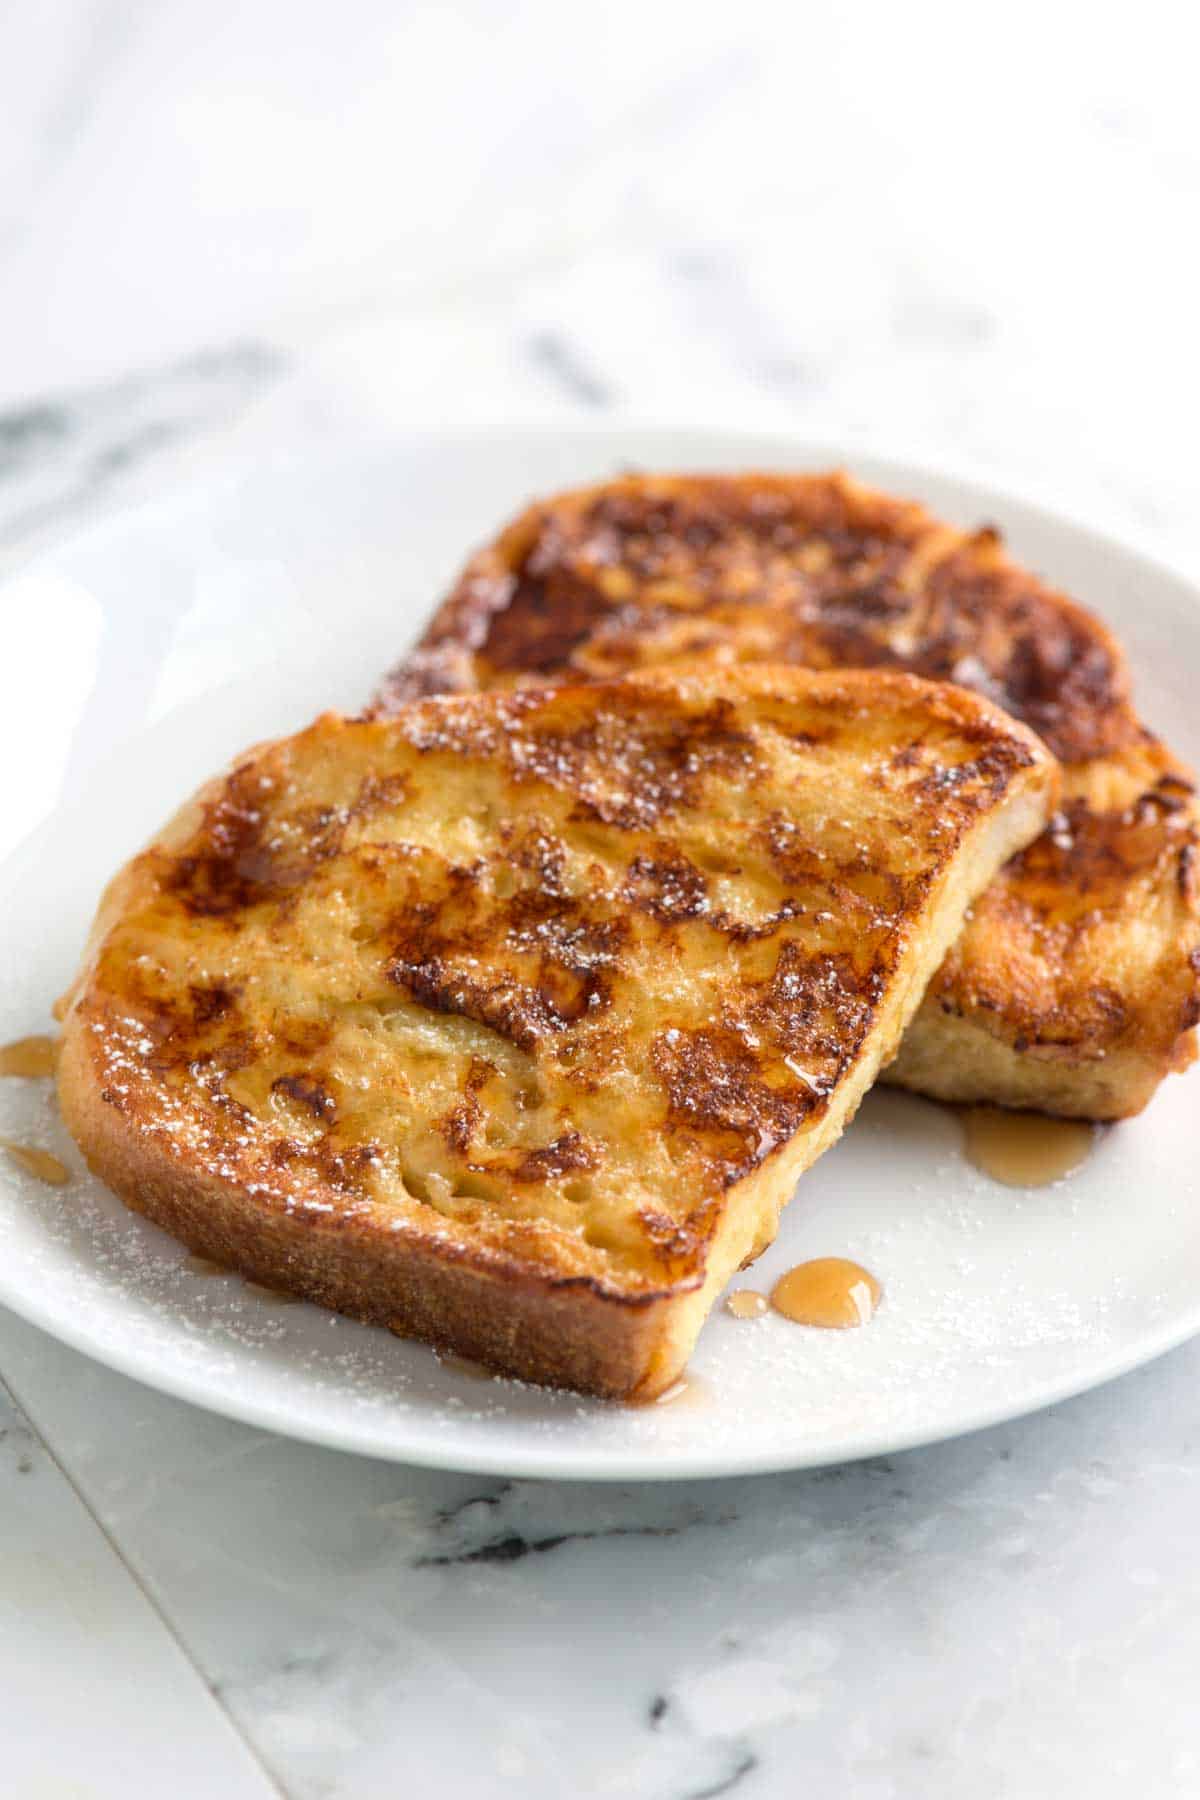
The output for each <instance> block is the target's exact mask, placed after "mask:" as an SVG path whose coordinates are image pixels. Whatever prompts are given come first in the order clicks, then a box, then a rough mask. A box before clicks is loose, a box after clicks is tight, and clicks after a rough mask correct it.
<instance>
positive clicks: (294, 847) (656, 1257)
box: [59, 668, 1058, 1397]
mask: <svg viewBox="0 0 1200 1800" xmlns="http://www.w3.org/2000/svg"><path fill="white" fill-rule="evenodd" d="M1057 781H1058V775H1057V769H1056V767H1055V765H1054V763H1053V760H1052V759H1051V758H1050V756H1049V755H1048V754H1047V752H1046V750H1045V749H1044V747H1043V746H1042V745H1041V743H1040V742H1039V741H1038V740H1037V738H1036V737H1034V735H1033V734H1032V733H1031V732H1029V731H1027V730H1026V729H1025V728H1024V727H1023V726H1021V725H1018V724H1014V723H1013V722H1012V721H1011V720H1010V719H1008V718H1007V717H1006V716H1005V715H1004V714H1003V713H1002V712H1001V711H1000V710H999V708H997V707H994V706H992V705H991V704H990V703H989V702H986V701H982V700H980V699H978V698H976V697H975V696H973V695H970V694H968V693H966V692H965V691H963V690H961V689H957V688H951V687H944V686H935V685H931V684H929V683H926V682H922V681H918V680H916V679H914V678H912V677H910V676H905V675H895V674H873V673H852V674H813V673H810V672H807V671H803V670H797V669H772V668H747V669H744V670H737V671H733V672H724V673H722V674H720V675H719V676H718V677H717V678H714V677H713V675H712V674H711V672H707V671H701V672H699V673H688V672H686V671H676V672H672V671H664V672H660V673H651V674H648V675H645V676H638V677H635V678H633V679H630V680H628V681H618V682H601V683H595V684H592V685H582V686H578V687H560V688H556V689H542V690H533V691H530V692H528V693H519V694H484V695H471V696H466V697H462V698H447V699H434V700H427V701H423V702H419V703H416V704H414V705H412V706H409V707H407V708H404V709H402V710H401V711H399V712H398V713H396V714H395V715H394V716H393V717H390V718H388V719H384V720H365V719H359V720H347V719H343V718H340V717H336V716H333V715H329V716H326V717H324V718H321V719H319V720H318V721H317V722H316V724H314V725H313V726H312V727H311V728H310V729H308V730H307V731H303V732H301V733H300V734H299V735H298V736H296V737H292V738H288V739H284V740H282V741H280V742H277V743H272V744H268V745H266V746H264V747H262V748H260V749H258V750H255V751H253V752H251V753H250V754H248V755H247V756H246V757H245V758H243V760H242V761H241V762H239V763H238V764H237V765H236V766H235V767H234V769H233V770H232V772H231V773H229V774H228V775H226V776H225V777H223V778H221V779H218V780H217V781H215V782H213V783H212V784H211V785H210V786H209V787H208V788H206V789H205V790H203V791H202V792H201V794H200V795H199V796H198V797H197V799H196V801H195V802H194V803H192V804H191V805H190V806H189V807H188V808H187V809H186V810H185V812H184V813H183V814H182V815H180V817H179V818H177V819H176V820H175V821H174V822H173V823H172V824H171V825H170V826H169V827H168V829H167V830H166V831H165V832H164V834H163V835H162V836H161V837H160V838H159V839H158V840H157V841H156V842H155V843H154V844H152V845H151V846H150V848H149V849H147V850H146V851H145V852H144V853H143V854H142V855H140V856H139V857H137V858H136V859H135V860H134V862H132V863H131V864H130V865H129V866H128V867H127V868H126V869H125V870H124V871H123V872H122V873H121V874H120V875H119V876H118V877H117V879H116V880H115V882H114V883H113V884H112V886H111V888H110V890H109V892H108V893H107V895H106V896H105V898H104V900H103V902H102V905H101V909H100V912H99V915H98V918H97V921H96V925H95V928H94V931H93V935H92V938H91V941H90V943H89V947H88V949H87V952H86V955H85V960H84V963H83V967H82V969H81V972H80V974H79V977H78V979H77V981H76V983H75V986H74V988H73V989H72V992H71V994H70V995H69V996H68V999H67V1001H66V1002H65V1023H64V1039H63V1046H62V1055H61V1059H60V1065H59V1067H60V1074H59V1089H60V1095H61V1101H62V1108H63V1113H64V1116H65V1118H66V1120H67V1123H68V1125H69V1127H70V1129H71V1131H72V1132H73V1133H74V1135H75V1137H76V1138H77V1140H78V1142H79V1144H80V1145H81V1147H82V1149H83V1150H84V1153H85V1155H86V1156H87V1158H88V1161H89V1163H90V1164H91V1166H92V1168H93V1169H94V1170H95V1171H96V1172H97V1173H98V1174H99V1175H100V1176H101V1177H102V1178H103V1179H104V1180H105V1181H107V1182H108V1183H109V1184H110V1185H111V1186H112V1187H113V1188H115V1189H116V1191H117V1192H118V1193H119V1194H121V1195H122V1196H123V1198H124V1199H125V1200H126V1201H128V1203H129V1204H130V1205H131V1206H132V1207H134V1208H136V1209H137V1210H138V1211H140V1212H142V1213H145V1214H147V1215H148V1216H149V1217H150V1218H152V1219H154V1220H156V1221H157V1222H158V1223H159V1224H160V1225H163V1226H165V1227H166V1228H167V1230H169V1231H171V1232H174V1233H175V1235H176V1236H178V1237H180V1238H182V1239H183V1240H184V1241H185V1242H186V1243H187V1244H189V1245H190V1246H191V1247H192V1249H193V1250H196V1251H199V1252H201V1253H203V1254H204V1255H205V1256H208V1257H212V1258H214V1259H216V1260H218V1261H220V1262H222V1263H226V1264H229V1265H231V1266H233V1267H235V1268H238V1269H240V1270H242V1271H243V1272H244V1273H245V1274H247V1275H250V1276H252V1277H254V1278H255V1279H256V1280H258V1281H260V1282H263V1283H266V1284H268V1285H273V1286H276V1287H280V1288H284V1289H288V1290H291V1291H293V1292H295V1293H298V1294H302V1295H305V1296H306V1297H308V1298H310V1299H313V1300H316V1301H320V1302H321V1303H323V1304H325V1305H327V1306H331V1307H336V1308H339V1309H340V1310H342V1311H344V1312H347V1313H351V1314H353V1315H355V1316H357V1317H359V1318H363V1319H369V1320H374V1321H377V1322H379V1323H382V1324H386V1325H389V1326H391V1327H392V1328H393V1329H394V1330H396V1331H398V1332H401V1333H404V1334H407V1335H411V1336H415V1337H419V1338H422V1339H425V1340H427V1341H428V1342H430V1343H433V1344H435V1345H438V1346H440V1347H442V1348H445V1349H452V1350H455V1351H458V1352H461V1353H463V1354H465V1355H467V1356H471V1357H474V1358H477V1359H479V1360H481V1361H483V1362H485V1363H487V1364H488V1365H489V1366H491V1367H493V1368H495V1369H498V1370H501V1371H504V1372H506V1373H508V1374H512V1375H518V1376H523V1377H527V1378H529V1379H532V1380H535V1381H540V1382H550V1383H556V1384H562V1385H566V1386H570V1387H574V1388H578V1389H582V1390H584V1391H586V1392H589V1393H595V1394H606V1395H633V1396H639V1397H648V1396H652V1395H654V1394H655V1393H657V1392H659V1391H661V1390H662V1388H663V1387H664V1386H666V1385H667V1384H668V1383H669V1382H670V1381H671V1380H673V1379H674V1377H675V1375H676V1374H677V1372H678V1370H679V1369H680V1367H681V1366H682V1364H683V1362H684V1361H685V1359H686V1357H687V1355H688V1352H689V1350H690V1348H691V1345H692V1343H693V1341H694V1339H695V1336H696V1333H697V1332H698V1330H699V1328H700V1325H701V1323H702V1322H703V1319H704V1317H705V1315H706V1313H707V1311H708V1309H709V1307H710V1306H711V1304H712V1302H713V1299H714V1297H715V1296H716V1294H717V1293H718V1292H719V1290H720V1288H721V1287H722V1285H723V1284H724V1283H725V1281H726V1280H727V1279H728V1277H729V1276H730V1274H731V1273H732V1272H733V1270H734V1269H735V1268H737V1266H738V1265H739V1264H740V1263H742V1262H743V1261H745V1260H746V1259H747V1258H749V1257H752V1256H754V1255H756V1254H757V1253H758V1252H759V1251H760V1250H761V1249H762V1248H763V1247H764V1246H765V1245H766V1244H767V1243H769V1242H770V1240H771V1238H772V1237H773V1235H774V1233H775V1230H776V1227H777V1223H778V1218H779V1213H780V1209H781V1208H782V1206H783V1204H784V1202H785V1201H786V1200H787V1199H788V1197H789V1196H790V1194H791V1191H792V1187H793V1185H794V1183H795V1180H796V1178H797V1176H798V1175H799V1174H800V1173H801V1171H802V1170H803V1169H805V1168H806V1167H807V1166H808V1165H809V1164H810V1163H811V1162H812V1161H813V1159H814V1158H815V1157H817V1156H819V1155H820V1154H821V1152H822V1151H823V1150H824V1149H826V1148H827V1147H828V1146H829V1145H830V1144H831V1143H832V1142H833V1141H834V1140H835V1139H836V1138H837V1136H838V1135H839V1133H840V1132H841V1130H842V1128H843V1126H844V1125H845V1123H846V1121H847V1119H848V1118H849V1117H850V1115H851V1114H852V1113H853V1111H854V1109H855V1108H856V1106H857V1105H858V1103H859V1101H860V1099H861V1098H862V1095H863V1093H864V1092H865V1091H866V1089H867V1087H868V1086H869V1085H870V1083H871V1081H872V1080H873V1079H874V1077H875V1074H876V1072H877V1070H878V1068H879V1066H880V1064H881V1063H882V1062H883V1061H885V1060H886V1059H887V1058H888V1057H889V1056H890V1055H891V1054H892V1053H893V1052H894V1050H895V1047H896V1044H897V1043H898V1041H899V1037H900V1033H901V1031H902V1030H903V1028H904V1026H905V1024H906V1023H907V1021H908V1019H909V1018H910V1017H911V1015H912V1013H913V1011H914V1010H915V1008H916V1006H917V1005H918V1003H919V1000H920V997H921V994H922V992H923V991H924V987H925V984H926V983H927V981H928V980H929V978H930V976H931V975H932V973H933V972H934V970H935V969H936V967H937V965H938V963H939V962H940V960H941V958H942V957H943V955H944V954H945V951H946V949H947V947H948V945H949V944H950V942H951V941H952V940H953V938H954V936H955V934H956V933H957V931H958V930H959V928H960V925H961V922H962V918H963V914H964V911H965V909H966V907H967V906H968V904H969V902H970V900H971V899H972V897H973V896H974V895H975V894H977V893H978V892H979V891H980V890H981V889H982V888H983V887H984V886H985V885H986V883H987V882H988V881H989V880H990V879H991V878H992V876H993V875H994V873H995V871H996V870H997V869H998V868H999V867H1000V865H1001V864H1002V863H1003V862H1004V861H1005V859H1006V858H1008V857H1009V856H1011V855H1012V854H1013V853H1014V852H1015V851H1016V850H1018V849H1020V848H1021V847H1022V846H1023V845H1024V844H1027V843H1029V842H1030V841H1031V840H1032V839H1033V838H1034V837H1035V836H1036V835H1037V833H1038V832H1039V831H1040V830H1041V828H1042V825H1043V823H1044V821H1045V819H1046V817H1047V816H1048V814H1049V812H1050V811H1051V809H1052V807H1053V805H1054V803H1055V799H1056V789H1057Z"/></svg>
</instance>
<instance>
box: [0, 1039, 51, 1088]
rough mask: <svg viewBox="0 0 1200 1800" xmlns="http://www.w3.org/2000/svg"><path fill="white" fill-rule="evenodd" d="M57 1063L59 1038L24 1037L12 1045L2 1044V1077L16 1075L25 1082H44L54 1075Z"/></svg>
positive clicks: (0, 1053)
mask: <svg viewBox="0 0 1200 1800" xmlns="http://www.w3.org/2000/svg"><path fill="white" fill-rule="evenodd" d="M57 1061H58V1039H57V1038H52V1037H23V1038H17V1039H15V1041H14V1042H13V1043H11V1044H0V1076H5V1075H15V1076H19V1077H20V1078H21V1079H22V1080H24V1081H44V1080H45V1079H46V1077H47V1076H49V1075H53V1073H54V1065H55V1063H56V1062H57Z"/></svg>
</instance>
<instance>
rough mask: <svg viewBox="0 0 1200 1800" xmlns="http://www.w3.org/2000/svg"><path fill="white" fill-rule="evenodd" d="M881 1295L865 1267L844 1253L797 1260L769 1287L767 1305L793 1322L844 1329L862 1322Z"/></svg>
mask: <svg viewBox="0 0 1200 1800" xmlns="http://www.w3.org/2000/svg"><path fill="white" fill-rule="evenodd" d="M882 1297H883V1289H882V1288H881V1287H880V1285H879V1283H878V1281H876V1279H875V1277H874V1275H872V1273H871V1271H870V1270H869V1269H864V1268H863V1266H862V1264H861V1263H856V1262H850V1261H849V1260H848V1258H846V1257H844V1256H818V1257H814V1258H813V1260H812V1261H811V1262H802V1263H797V1264H796V1267H795V1268H794V1269H789V1270H788V1272H787V1274H786V1275H781V1276H780V1278H779V1280H778V1281H777V1282H776V1283H775V1286H774V1287H773V1288H772V1289H771V1305H772V1306H773V1307H774V1308H775V1311H776V1312H779V1313H782V1314H783V1316H784V1318H785V1319H791V1320H793V1321H794V1322H795V1323H796V1324H797V1325H820V1326H823V1327H824V1328H825V1329H826V1330H829V1331H848V1330H852V1329H853V1328H854V1327H856V1326H859V1325H865V1324H866V1323H867V1322H868V1320H869V1319H870V1318H871V1317H872V1316H873V1314H874V1312H875V1308H876V1307H877V1306H878V1305H879V1302H880V1300H881V1299H882Z"/></svg>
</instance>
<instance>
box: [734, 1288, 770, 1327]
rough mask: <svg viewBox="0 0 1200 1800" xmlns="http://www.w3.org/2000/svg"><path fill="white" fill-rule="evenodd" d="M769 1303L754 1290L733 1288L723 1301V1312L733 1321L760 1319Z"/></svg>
mask: <svg viewBox="0 0 1200 1800" xmlns="http://www.w3.org/2000/svg"><path fill="white" fill-rule="evenodd" d="M770 1304H771V1302H770V1301H769V1300H768V1299H767V1296H766V1295H765V1294H760V1293H759V1292H758V1290H757V1289H756V1288H735V1289H734V1290H733V1292H732V1294H730V1295H728V1296H727V1298H726V1301H725V1311H726V1312H727V1313H732V1314H733V1316H734V1318H735V1319H761V1318H762V1316H763V1314H764V1313H765V1312H766V1311H767V1309H768V1308H769V1306H770Z"/></svg>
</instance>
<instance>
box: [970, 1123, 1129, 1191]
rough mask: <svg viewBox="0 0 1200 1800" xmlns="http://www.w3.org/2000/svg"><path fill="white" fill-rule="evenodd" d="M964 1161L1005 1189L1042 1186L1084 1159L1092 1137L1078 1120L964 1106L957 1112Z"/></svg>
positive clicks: (1091, 1129) (1089, 1127) (1089, 1128)
mask: <svg viewBox="0 0 1200 1800" xmlns="http://www.w3.org/2000/svg"><path fill="white" fill-rule="evenodd" d="M960 1116H961V1118H962V1125H963V1133H964V1136H965V1139H966V1143H965V1149H966V1155H967V1161H968V1162H970V1163H973V1164H974V1166H975V1168H977V1169H980V1170H981V1171H982V1172H983V1174H985V1175H990V1176H991V1177H992V1179H993V1181H1002V1182H1003V1183H1004V1184H1005V1186H1006V1187H1046V1186H1048V1185H1049V1183H1050V1182H1052V1181H1061V1180H1062V1178H1063V1176H1064V1175H1069V1174H1070V1173H1071V1171H1072V1169H1077V1168H1078V1167H1079V1165H1080V1164H1081V1163H1082V1162H1085V1161H1086V1160H1087V1157H1088V1155H1089V1154H1090V1152H1091V1148H1092V1145H1093V1143H1094V1142H1095V1138H1096V1131H1095V1127H1094V1126H1092V1125H1089V1124H1088V1123H1087V1121H1086V1120H1084V1119H1048V1118H1047V1117H1046V1116H1045V1114H1044V1113H1026V1112H1006V1111H1004V1110H1003V1109H1002V1108H1001V1107H998V1106H968V1107H965V1108H964V1109H963V1111H962V1113H961V1115H960Z"/></svg>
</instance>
